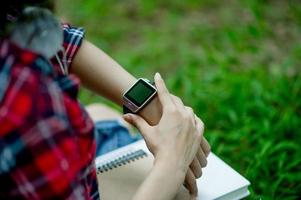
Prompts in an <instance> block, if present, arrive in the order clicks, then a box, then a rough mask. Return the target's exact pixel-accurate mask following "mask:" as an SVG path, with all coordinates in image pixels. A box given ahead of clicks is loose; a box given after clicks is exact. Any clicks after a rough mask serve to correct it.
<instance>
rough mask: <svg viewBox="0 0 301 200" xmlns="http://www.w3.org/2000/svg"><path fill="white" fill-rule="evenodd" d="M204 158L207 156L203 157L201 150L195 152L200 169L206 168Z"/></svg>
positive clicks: (205, 159)
mask: <svg viewBox="0 0 301 200" xmlns="http://www.w3.org/2000/svg"><path fill="white" fill-rule="evenodd" d="M206 157H207V156H206V155H205V153H204V152H203V150H202V148H201V147H200V148H199V150H198V152H197V158H198V161H199V163H200V165H201V167H206V166H207V158H206Z"/></svg>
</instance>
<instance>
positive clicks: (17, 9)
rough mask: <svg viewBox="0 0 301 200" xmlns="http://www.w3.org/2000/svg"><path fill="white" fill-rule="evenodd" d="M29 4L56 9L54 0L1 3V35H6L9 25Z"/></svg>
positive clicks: (25, 0) (12, 0)
mask: <svg viewBox="0 0 301 200" xmlns="http://www.w3.org/2000/svg"><path fill="white" fill-rule="evenodd" d="M27 6H36V7H41V8H47V9H49V10H51V11H53V10H54V0H10V1H4V2H3V3H1V7H0V37H5V36H6V35H7V34H8V33H7V29H8V26H9V25H12V24H13V23H14V22H15V21H16V20H17V19H18V17H19V16H20V15H21V13H22V11H23V9H24V8H25V7H27Z"/></svg>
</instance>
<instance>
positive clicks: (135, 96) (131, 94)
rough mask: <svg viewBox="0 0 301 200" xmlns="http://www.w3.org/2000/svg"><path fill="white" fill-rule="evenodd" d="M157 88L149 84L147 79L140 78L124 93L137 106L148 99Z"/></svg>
mask: <svg viewBox="0 0 301 200" xmlns="http://www.w3.org/2000/svg"><path fill="white" fill-rule="evenodd" d="M155 92H156V90H155V89H154V88H153V87H152V86H150V85H149V84H147V83H146V82H145V81H143V80H141V79H139V80H138V81H137V83H135V85H134V86H133V87H132V88H131V89H130V90H129V91H128V92H127V93H126V94H125V95H124V96H125V97H126V98H128V99H129V100H130V101H131V102H133V103H134V104H135V105H136V106H138V107H140V106H142V104H143V103H144V102H145V101H147V100H148V99H149V98H150V97H151V96H152V95H153V94H154V93H155Z"/></svg>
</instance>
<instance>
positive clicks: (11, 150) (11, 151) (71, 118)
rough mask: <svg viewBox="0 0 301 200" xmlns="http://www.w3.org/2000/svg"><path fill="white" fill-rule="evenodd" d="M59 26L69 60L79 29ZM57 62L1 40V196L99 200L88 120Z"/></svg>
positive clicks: (74, 85) (73, 82)
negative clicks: (62, 29) (61, 28)
mask: <svg viewBox="0 0 301 200" xmlns="http://www.w3.org/2000/svg"><path fill="white" fill-rule="evenodd" d="M63 28H64V49H65V53H66V58H67V64H68V65H70V63H71V62H72V59H73V57H74V55H75V54H76V52H77V50H78V48H79V46H80V44H81V41H82V38H83V33H84V32H83V30H82V29H81V28H73V27H70V26H69V25H63ZM60 56H61V55H60ZM58 62H62V61H61V60H57V59H53V60H52V61H51V62H49V61H48V60H46V59H45V58H44V57H42V56H39V55H37V54H35V53H33V52H30V51H28V50H25V49H21V48H19V47H18V46H16V45H14V44H12V43H10V42H9V41H8V40H5V39H2V40H0V199H31V200H32V199H98V192H97V184H96V173H95V168H94V162H93V160H94V156H95V143H94V135H93V122H92V120H91V119H90V118H89V116H88V114H87V113H86V112H85V110H84V109H83V107H82V106H81V105H80V103H79V102H78V100H77V93H78V89H79V80H78V78H76V77H75V76H74V75H64V74H63V72H62V69H61V68H60V67H59V65H58Z"/></svg>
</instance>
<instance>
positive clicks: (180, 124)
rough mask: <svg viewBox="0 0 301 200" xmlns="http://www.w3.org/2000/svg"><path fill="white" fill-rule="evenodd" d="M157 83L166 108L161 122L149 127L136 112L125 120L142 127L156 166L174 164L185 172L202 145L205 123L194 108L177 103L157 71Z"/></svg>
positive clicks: (125, 116) (159, 95) (162, 102)
mask: <svg viewBox="0 0 301 200" xmlns="http://www.w3.org/2000/svg"><path fill="white" fill-rule="evenodd" d="M155 83H156V87H157V89H158V97H159V100H160V102H161V105H162V110H163V114H162V117H161V120H160V121H159V123H158V124H157V125H156V126H150V125H149V124H148V123H147V122H146V121H145V120H144V119H143V118H142V117H140V116H138V115H134V114H126V115H124V119H125V120H126V121H128V122H129V123H131V124H133V125H134V126H136V127H137V128H138V129H139V131H140V132H141V134H142V136H143V137H144V139H145V141H146V144H147V146H148V148H149V149H150V151H151V152H152V153H153V155H154V157H155V165H171V166H173V167H175V168H177V170H181V171H182V172H183V173H184V175H185V174H186V173H187V170H188V168H189V165H190V164H191V163H192V161H193V159H194V157H195V156H196V153H197V151H198V149H199V147H200V143H201V139H202V137H203V132H204V124H203V123H202V122H201V123H200V122H196V120H195V114H194V112H193V110H192V109H191V108H189V107H185V106H184V105H181V104H177V105H176V104H175V102H174V101H173V100H172V96H171V95H170V94H169V91H168V90H167V88H166V86H165V83H164V81H163V79H162V78H161V76H160V75H159V74H158V73H157V74H156V75H155ZM183 181H184V177H183Z"/></svg>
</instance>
